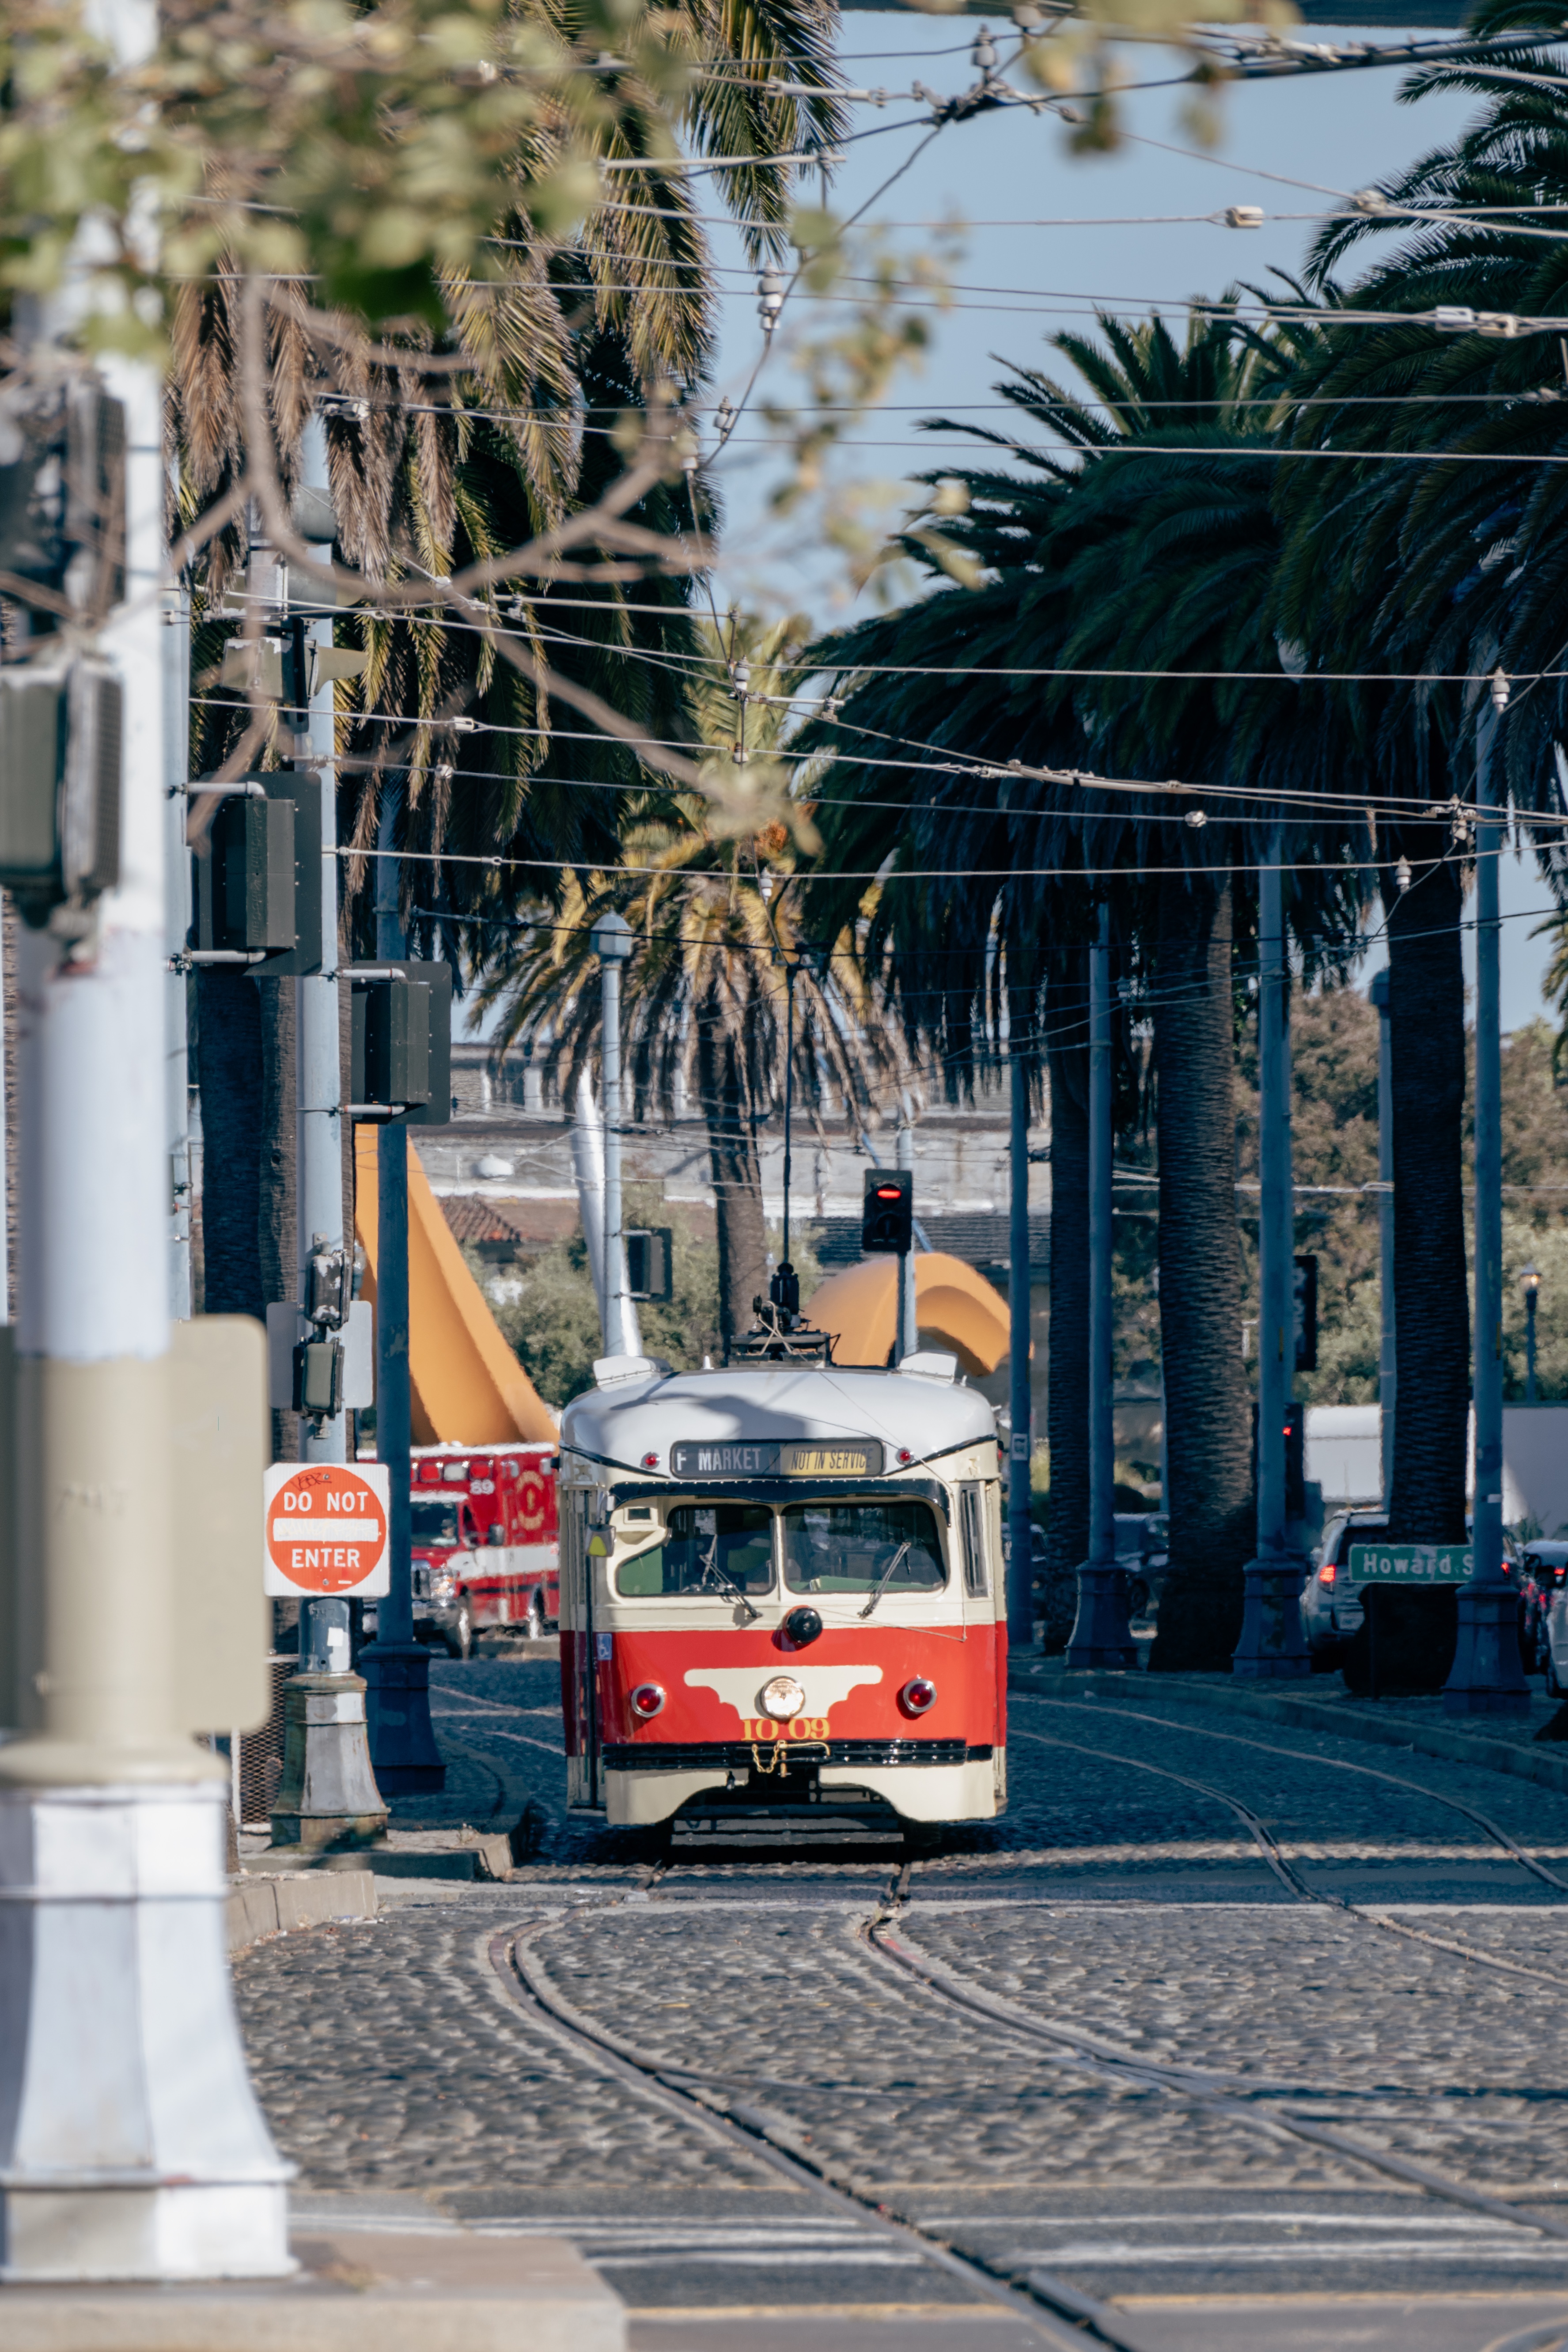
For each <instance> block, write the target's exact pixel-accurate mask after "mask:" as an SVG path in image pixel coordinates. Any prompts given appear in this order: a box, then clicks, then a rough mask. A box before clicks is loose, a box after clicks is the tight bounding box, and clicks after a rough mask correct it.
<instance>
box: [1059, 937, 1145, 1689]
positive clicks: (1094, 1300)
mask: <svg viewBox="0 0 1568 2352" xmlns="http://www.w3.org/2000/svg"><path fill="white" fill-rule="evenodd" d="M1110 1086H1111V1067H1110V908H1109V907H1101V908H1100V933H1099V937H1098V939H1097V940H1096V941H1095V944H1094V945H1093V947H1091V948H1090V950H1089V1558H1088V1559H1087V1560H1086V1561H1085V1562H1084V1564H1083V1566H1082V1567H1081V1568H1080V1569H1079V1572H1078V1615H1077V1617H1076V1618H1075V1620H1074V1622H1073V1629H1072V1638H1071V1640H1070V1641H1069V1642H1068V1650H1067V1664H1068V1666H1069V1668H1088V1667H1100V1668H1109V1669H1110V1671H1111V1672H1113V1673H1119V1672H1124V1671H1125V1670H1127V1669H1129V1668H1131V1667H1132V1666H1135V1665H1136V1664H1137V1663H1138V1650H1137V1645H1136V1643H1134V1642H1133V1639H1132V1635H1131V1632H1130V1631H1129V1629H1128V1622H1127V1609H1128V1592H1127V1571H1126V1570H1125V1569H1123V1568H1122V1567H1121V1565H1120V1564H1119V1562H1118V1559H1117V1557H1116V1410H1115V1406H1116V1385H1115V1381H1116V1362H1115V1347H1114V1341H1113V1336H1112V1326H1111V1281H1110V1276H1111V1252H1112V1248H1113V1245H1114V1234H1115V1224H1114V1205H1115V1204H1114V1196H1113V1192H1112V1185H1111V1151H1112V1149H1113V1144H1114V1135H1113V1121H1112V1116H1111V1098H1110Z"/></svg>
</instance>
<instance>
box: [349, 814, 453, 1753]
mask: <svg viewBox="0 0 1568 2352" xmlns="http://www.w3.org/2000/svg"><path fill="white" fill-rule="evenodd" d="M396 816H397V804H396V799H395V794H394V793H390V792H389V793H387V795H386V798H385V801H384V803H383V807H382V815H381V825H380V830H379V833H378V835H377V838H376V846H377V848H378V850H379V851H380V852H381V855H380V856H378V857H377V859H376V861H375V951H376V954H377V955H378V956H379V957H381V958H383V959H384V961H387V962H394V963H395V962H398V961H401V960H402V957H403V953H404V948H405V940H404V937H403V923H402V919H401V918H400V916H399V913H398V904H397V879H398V861H397V859H396V857H395V856H393V854H392V852H393V850H394V847H395V823H396ZM334 948H335V942H334ZM333 962H334V964H335V962H336V955H335V952H334V956H333ZM334 1045H335V1039H334ZM375 1146H376V1149H375V1181H376V1245H375V1258H376V1263H375V1451H376V1458H377V1459H378V1461H381V1462H384V1463H385V1465H386V1467H387V1472H388V1475H389V1479H390V1485H391V1496H390V1500H389V1506H388V1509H387V1529H386V1532H387V1554H388V1560H389V1565H390V1570H391V1584H390V1588H389V1590H388V1591H387V1592H386V1594H385V1595H384V1598H383V1599H382V1600H381V1601H379V1602H378V1603H377V1606H376V1614H375V1639H374V1642H372V1643H370V1644H369V1646H368V1647H367V1648H366V1649H365V1650H363V1652H362V1653H361V1655H360V1672H361V1674H362V1675H363V1676H364V1685H365V1694H364V1705H365V1715H366V1717H367V1719H368V1722H369V1725H370V1753H371V1761H372V1763H373V1765H374V1769H375V1779H376V1784H377V1786H378V1787H379V1789H380V1790H381V1792H382V1794H383V1795H384V1796H387V1797H396V1796H404V1795H415V1794H417V1793H419V1792H421V1791H424V1790H433V1789H442V1788H444V1787H445V1786H446V1782H447V1768H446V1766H445V1765H444V1764H443V1763H442V1761H441V1751H440V1749H439V1748H437V1745H436V1732H435V1727H434V1726H433V1725H432V1723H431V1721H430V1653H429V1651H428V1650H427V1649H426V1646H425V1644H424V1643H423V1642H416V1640H415V1638H414V1559H413V1554H412V1551H411V1549H410V1541H409V1538H410V1533H411V1528H410V1520H409V1492H408V1486H409V1449H410V1446H411V1444H412V1443H413V1433H412V1429H411V1425H410V1424H411V1412H412V1398H411V1393H410V1388H409V1374H408V1130H407V1129H406V1128H405V1127H403V1126H401V1125H400V1124H399V1123H398V1122H397V1121H396V1120H395V1119H387V1120H386V1121H384V1124H383V1125H382V1127H381V1128H380V1129H379V1130H378V1132H377V1135H376V1139H375Z"/></svg>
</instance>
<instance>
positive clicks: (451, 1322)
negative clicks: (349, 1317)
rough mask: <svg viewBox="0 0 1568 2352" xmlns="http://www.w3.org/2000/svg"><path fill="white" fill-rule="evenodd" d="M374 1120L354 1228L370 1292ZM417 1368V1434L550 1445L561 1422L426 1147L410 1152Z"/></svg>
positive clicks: (359, 1158)
mask: <svg viewBox="0 0 1568 2352" xmlns="http://www.w3.org/2000/svg"><path fill="white" fill-rule="evenodd" d="M377 1135H378V1130H377V1129H375V1128H374V1127H373V1126H371V1125H370V1124H369V1122H368V1121H365V1122H361V1123H359V1124H357V1125H356V1126H355V1129H354V1231H355V1233H356V1234H358V1236H359V1239H360V1242H361V1244H363V1249H364V1254H365V1256H366V1258H367V1259H368V1260H369V1265H368V1267H367V1269H366V1273H365V1278H364V1285H363V1295H364V1297H366V1298H370V1299H374V1297H375V1273H376V1223H377V1220H376V1141H377ZM408 1370H409V1384H410V1387H411V1388H412V1391H413V1416H412V1418H413V1423H414V1442H415V1444H416V1445H436V1444H439V1443H440V1442H441V1440H442V1439H443V1438H452V1439H455V1440H456V1442H457V1443H458V1444H459V1445H500V1444H506V1443H508V1442H509V1441H515V1440H516V1439H518V1438H520V1437H524V1438H537V1439H541V1440H542V1441H543V1442H544V1443H545V1444H549V1443H550V1442H551V1440H552V1439H553V1438H554V1436H555V1435H556V1427H555V1423H554V1422H553V1421H552V1419H551V1416H550V1410H549V1407H548V1406H547V1405H546V1404H545V1402H544V1401H543V1399H542V1397H541V1396H540V1394H539V1391H537V1389H536V1388H535V1387H534V1385H533V1382H532V1381H531V1380H530V1379H529V1377H528V1374H527V1373H526V1372H525V1371H524V1370H523V1369H522V1366H521V1364H520V1363H519V1362H518V1360H517V1358H516V1357H515V1356H514V1355H513V1354H512V1351H511V1349H510V1348H509V1347H508V1346H507V1343H506V1341H505V1340H504V1339H502V1337H501V1335H500V1330H499V1329H498V1328H497V1326H496V1319H495V1317H494V1316H493V1315H492V1314H491V1313H490V1310H489V1306H488V1304H487V1303H486V1299H485V1295H484V1293H483V1291H482V1290H481V1289H480V1288H479V1284H478V1283H477V1282H476V1281H475V1280H474V1277H473V1276H472V1275H471V1274H470V1273H469V1272H468V1266H467V1265H466V1264H465V1262H464V1259H463V1254H462V1252H461V1251H460V1250H459V1249H458V1244H457V1242H456V1241H455V1240H454V1239H453V1236H452V1229H451V1227H450V1226H449V1225H448V1224H447V1220H446V1218H445V1217H444V1216H443V1215H442V1213H441V1204H440V1202H439V1201H437V1198H436V1195H435V1194H434V1192H432V1191H431V1190H430V1185H429V1181H428V1180H427V1178H426V1174H425V1171H424V1170H423V1168H421V1166H420V1165H419V1160H418V1155H417V1154H416V1152H415V1151H413V1150H410V1151H409V1154H408Z"/></svg>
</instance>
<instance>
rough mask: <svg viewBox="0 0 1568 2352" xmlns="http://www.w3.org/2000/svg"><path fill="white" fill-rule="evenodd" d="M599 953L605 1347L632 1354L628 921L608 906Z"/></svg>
mask: <svg viewBox="0 0 1568 2352" xmlns="http://www.w3.org/2000/svg"><path fill="white" fill-rule="evenodd" d="M589 944H590V945H591V946H592V948H593V950H594V953H595V955H596V956H597V957H598V959H599V983H600V989H601V992H602V1003H601V1017H602V1025H603V1030H604V1090H605V1301H604V1335H605V1341H604V1343H605V1354H606V1355H607V1356H633V1355H636V1354H637V1349H638V1347H639V1346H640V1344H641V1339H640V1334H638V1335H637V1338H636V1339H635V1340H634V1333H633V1309H632V1304H631V1300H630V1298H629V1297H628V1296H627V1293H626V1235H625V1234H624V1233H623V1232H622V1230H621V966H622V965H623V964H624V963H626V962H627V961H629V960H630V957H631V952H632V948H633V945H634V944H635V942H634V940H633V936H632V927H631V925H630V924H629V923H628V922H627V920H626V917H625V916H624V915H621V914H617V913H616V910H615V908H611V909H610V911H609V913H608V914H607V915H601V916H600V918H599V919H598V921H597V922H596V923H595V926H594V928H593V930H592V931H591V932H590V933H589Z"/></svg>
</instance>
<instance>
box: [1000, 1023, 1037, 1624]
mask: <svg viewBox="0 0 1568 2352" xmlns="http://www.w3.org/2000/svg"><path fill="white" fill-rule="evenodd" d="M1013 1008H1014V1010H1013V1017H1014V1020H1015V1022H1017V1021H1018V1020H1020V1019H1021V1017H1022V1014H1023V1010H1024V1000H1023V998H1022V996H1021V994H1016V995H1015V996H1014V999H1013ZM1010 1044H1011V1052H1010V1054H1009V1056H1008V1061H1009V1069H1010V1074H1011V1081H1012V1089H1013V1094H1012V1135H1011V1154H1010V1164H1009V1178H1010V1188H1011V1198H1010V1201H1009V1204H1008V1208H1009V1213H1008V1234H1007V1245H1008V1246H1007V1254H1008V1259H1009V1265H1008V1270H1007V1272H1008V1279H1007V1308H1008V1323H1009V1332H1008V1351H1009V1353H1008V1363H1009V1372H1008V1389H1009V1405H1010V1409H1011V1414H1012V1424H1013V1427H1012V1437H1011V1441H1010V1447H1009V1453H1008V1459H1007V1641H1008V1645H1009V1647H1010V1648H1012V1649H1014V1650H1028V1649H1032V1648H1033V1647H1034V1642H1035V1563H1034V1518H1033V1516H1032V1514H1031V1512H1030V1509H1029V1439H1030V1436H1031V1434H1032V1424H1033V1418H1034V1408H1033V1401H1032V1399H1031V1396H1030V1391H1029V1068H1028V1063H1027V1061H1026V1057H1025V1054H1024V1049H1023V1043H1022V1040H1021V1039H1020V1038H1018V1037H1017V1035H1016V1034H1015V1035H1014V1036H1013V1038H1012V1039H1011V1041H1010Z"/></svg>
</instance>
